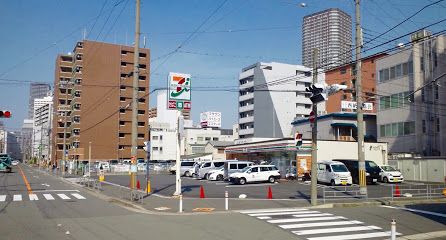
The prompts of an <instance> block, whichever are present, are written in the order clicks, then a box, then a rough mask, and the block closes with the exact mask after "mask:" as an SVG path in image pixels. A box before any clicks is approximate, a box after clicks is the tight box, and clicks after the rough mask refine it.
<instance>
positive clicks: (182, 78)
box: [167, 73, 191, 110]
mask: <svg viewBox="0 0 446 240" xmlns="http://www.w3.org/2000/svg"><path fill="white" fill-rule="evenodd" d="M167 85H168V86H167V88H168V92H167V108H168V109H177V110H182V109H187V110H189V109H191V78H190V75H189V74H184V73H169V77H168V79H167Z"/></svg>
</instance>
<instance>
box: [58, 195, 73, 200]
mask: <svg viewBox="0 0 446 240" xmlns="http://www.w3.org/2000/svg"><path fill="white" fill-rule="evenodd" d="M57 196H59V197H60V198H62V199H63V200H69V199H71V198H69V197H68V196H67V195H65V194H63V193H58V194H57Z"/></svg>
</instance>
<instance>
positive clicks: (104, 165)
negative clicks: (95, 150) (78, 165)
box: [96, 161, 110, 171]
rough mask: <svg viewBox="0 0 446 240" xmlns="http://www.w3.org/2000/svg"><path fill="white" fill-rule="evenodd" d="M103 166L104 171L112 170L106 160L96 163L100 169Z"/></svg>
mask: <svg viewBox="0 0 446 240" xmlns="http://www.w3.org/2000/svg"><path fill="white" fill-rule="evenodd" d="M101 167H102V170H104V171H110V164H109V163H108V162H105V161H103V162H98V163H97V165H96V168H97V169H98V170H100V169H101Z"/></svg>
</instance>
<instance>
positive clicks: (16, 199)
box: [12, 194, 22, 202]
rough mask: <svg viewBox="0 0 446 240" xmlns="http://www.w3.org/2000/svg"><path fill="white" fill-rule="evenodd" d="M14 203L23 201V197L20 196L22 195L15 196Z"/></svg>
mask: <svg viewBox="0 0 446 240" xmlns="http://www.w3.org/2000/svg"><path fill="white" fill-rule="evenodd" d="M12 201H14V202H17V201H22V195H20V194H18V195H14V197H13V198H12Z"/></svg>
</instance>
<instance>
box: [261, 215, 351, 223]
mask: <svg viewBox="0 0 446 240" xmlns="http://www.w3.org/2000/svg"><path fill="white" fill-rule="evenodd" d="M336 219H345V217H338V216H334V217H309V218H287V219H275V220H269V221H268V222H269V223H291V222H311V221H325V220H336Z"/></svg>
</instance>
